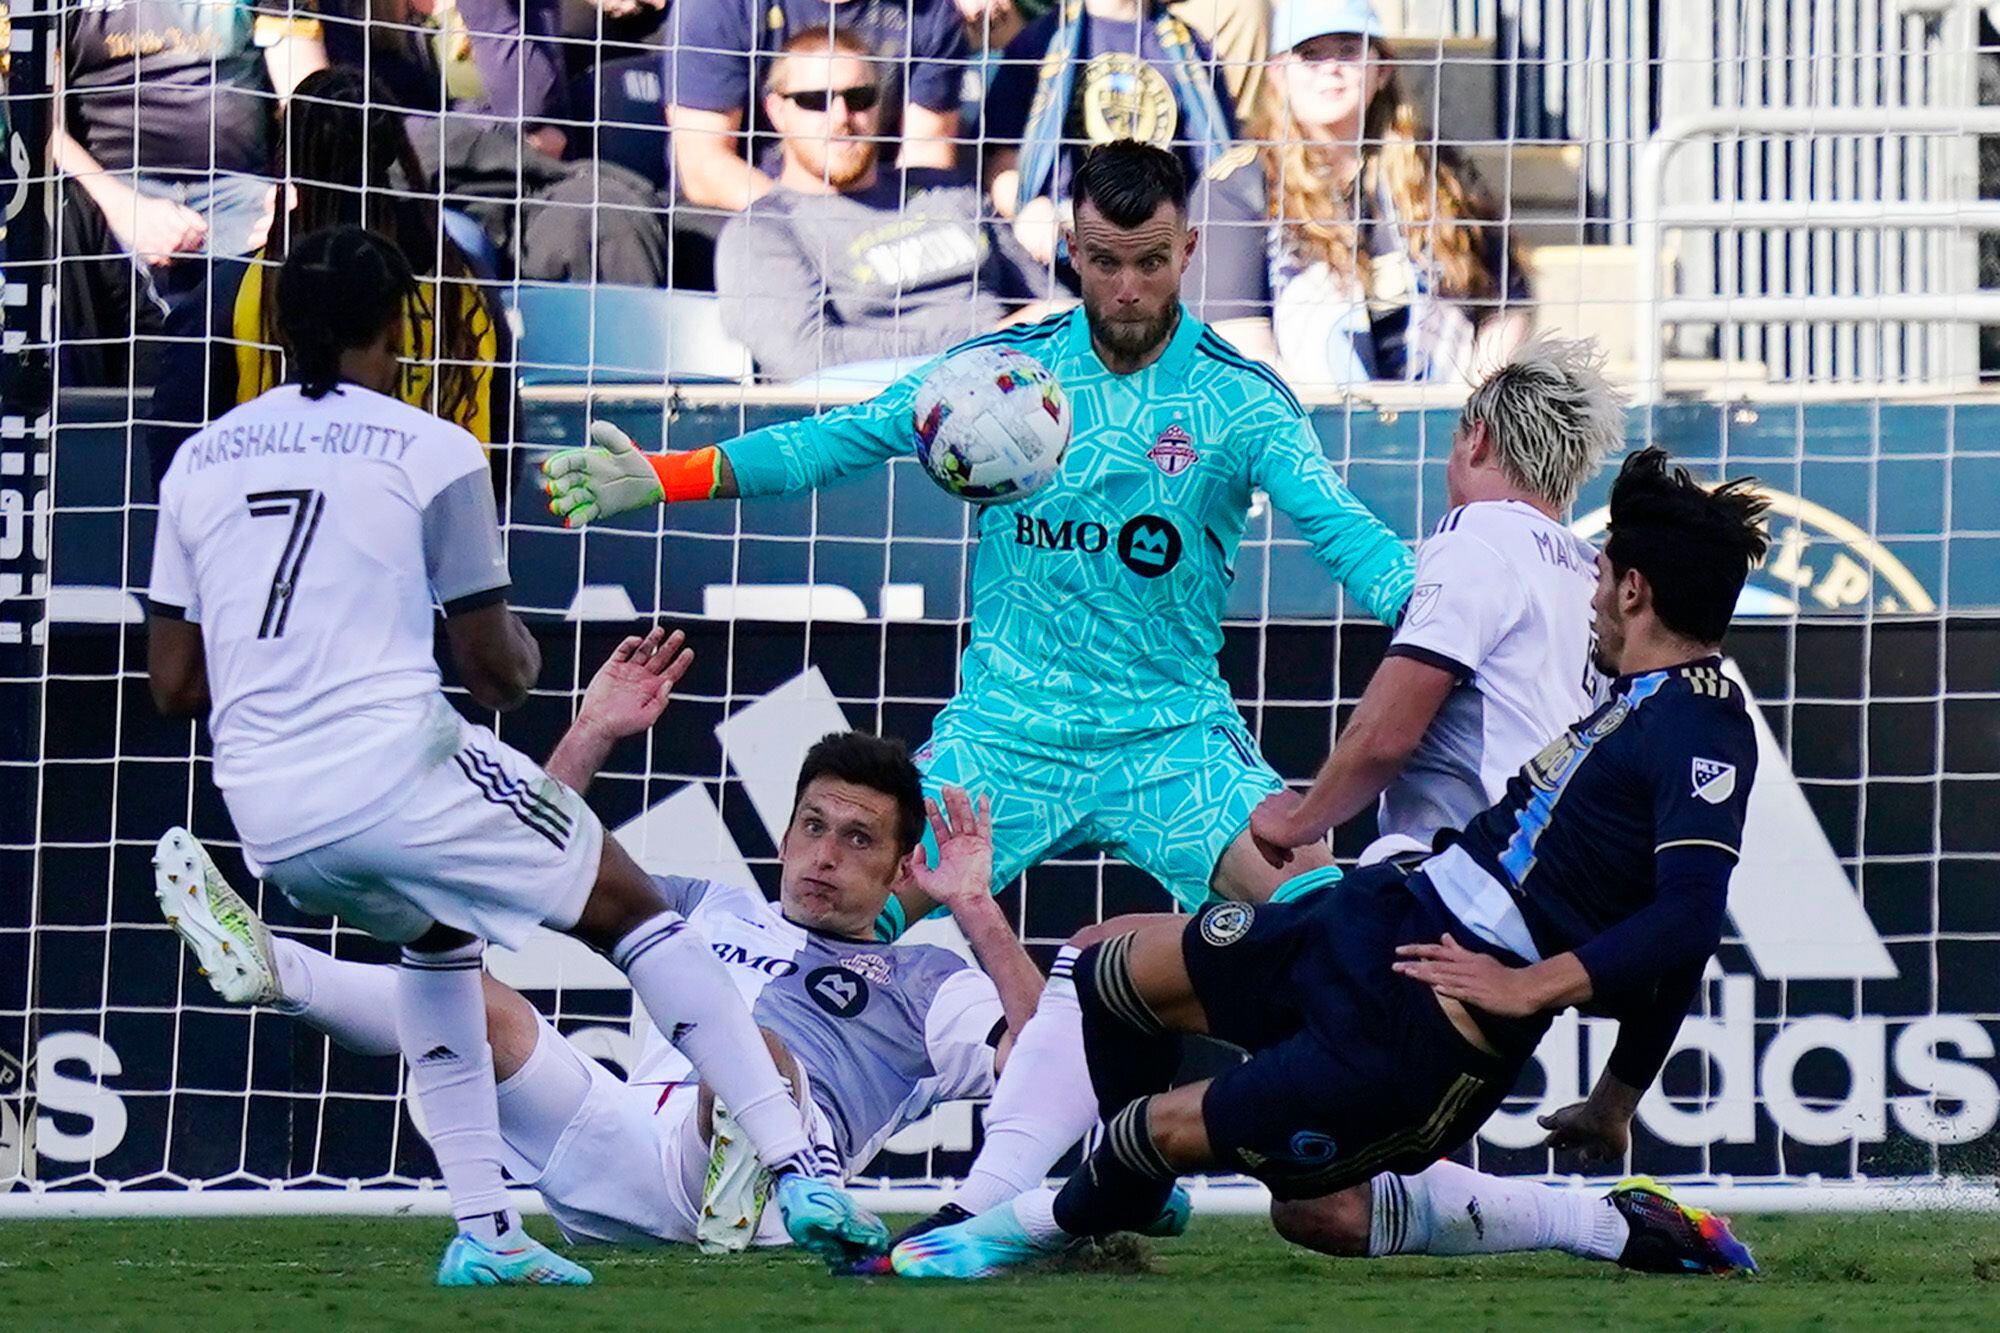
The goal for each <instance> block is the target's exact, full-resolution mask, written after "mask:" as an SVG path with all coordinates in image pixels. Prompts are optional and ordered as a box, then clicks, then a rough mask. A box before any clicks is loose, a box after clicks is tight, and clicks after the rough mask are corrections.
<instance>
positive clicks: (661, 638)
mask: <svg viewBox="0 0 2000 1333" xmlns="http://www.w3.org/2000/svg"><path fill="white" fill-rule="evenodd" d="M686 642H687V635H685V634H683V633H681V631H679V630H675V631H674V632H673V633H672V634H669V633H667V631H666V629H665V628H664V627H662V626H659V625H655V626H654V627H653V628H652V629H650V630H648V631H646V633H645V634H644V635H643V636H642V635H638V634H633V635H628V636H627V637H626V639H625V640H624V642H622V643H620V644H619V645H618V646H617V647H616V648H613V649H612V650H611V656H610V657H608V658H606V659H605V660H604V665H603V666H601V667H599V668H597V674H596V675H594V676H592V677H591V678H590V684H589V685H588V686H587V687H586V688H585V689H584V692H583V702H582V703H581V704H580V705H578V707H577V710H576V718H575V720H574V721H572V722H571V723H570V724H569V730H568V731H566V732H564V733H563V738H562V739H561V740H559V741H557V742H556V748H555V749H554V750H552V751H551V752H550V753H549V762H548V763H547V764H546V765H545V767H546V769H547V770H548V774H549V776H550V777H552V778H554V779H555V780H556V781H558V782H560V783H562V784H563V785H565V786H567V787H569V788H570V789H571V790H572V791H577V792H581V791H584V790H585V789H586V788H588V787H589V786H590V784H591V782H592V780H594V779H595V778H596V777H597V773H598V770H599V769H601V768H603V767H604V761H605V760H606V759H608V758H610V757H611V747H612V746H614V745H616V744H617V743H618V742H619V741H622V740H624V739H625V738H626V737H627V736H637V735H638V734H639V733H640V732H642V731H645V730H647V729H648V728H650V727H651V726H652V725H653V724H654V723H655V722H658V721H659V720H660V715H661V714H662V713H664V712H665V711H666V708H667V700H669V699H670V698H672V697H673V693H674V686H675V685H677V684H679V683H680V679H681V677H683V676H685V675H686V674H687V673H688V668H689V667H691V666H693V665H694V649H692V648H688V647H684V646H683V645H684V644H686Z"/></svg>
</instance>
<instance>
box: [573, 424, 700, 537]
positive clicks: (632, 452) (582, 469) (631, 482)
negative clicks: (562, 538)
mask: <svg viewBox="0 0 2000 1333" xmlns="http://www.w3.org/2000/svg"><path fill="white" fill-rule="evenodd" d="M590 441H591V442H590V444H589V445H588V446H587V447H585V448H582V449H563V450H560V451H559V452H557V453H553V454H550V455H549V456H548V457H547V458H545V459H543V460H542V492H543V493H544V494H545V495H547V496H548V497H549V512H550V513H551V514H554V515H555V516H556V517H557V518H560V519H561V520H562V521H563V526H564V527H566V528H580V527H582V526H583V525H584V524H586V523H595V522H597V521H598V520H599V519H604V518H612V517H615V516H617V515H619V514H628V513H630V512H632V511H633V510H634V509H644V508H645V507H646V506H647V505H654V504H661V503H665V502H671V501H674V500H707V499H711V498H713V497H714V495H715V490H716V485H717V477H716V474H717V472H718V471H719V470H720V466H721V460H722V455H721V452H720V451H719V450H717V449H715V448H714V447H713V446H711V447H709V448H706V449H697V450H695V451H693V452H692V453H664V454H646V453H641V452H640V450H639V446H638V445H636V444H634V443H632V438H631V437H630V436H629V435H627V434H626V433H625V432H624V431H622V430H620V429H618V427H616V426H614V425H612V424H611V423H610V422H608V421H593V422H591V423H590Z"/></svg>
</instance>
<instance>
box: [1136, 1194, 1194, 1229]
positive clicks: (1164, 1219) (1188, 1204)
mask: <svg viewBox="0 0 2000 1333" xmlns="http://www.w3.org/2000/svg"><path fill="white" fill-rule="evenodd" d="M1193 1216H1194V1200H1193V1199H1191V1198H1189V1197H1188V1192H1187V1191H1186V1190H1184V1189H1182V1188H1181V1187H1180V1186H1179V1185H1176V1186H1174V1190H1173V1193H1171V1194H1169V1195H1168V1196H1167V1201H1166V1203H1164V1204H1162V1205H1161V1206H1160V1215H1159V1216H1158V1217H1156V1218H1154V1219H1153V1220H1152V1222H1150V1223H1149V1224H1147V1225H1146V1226H1144V1227H1141V1228H1140V1229H1139V1234H1140V1235H1142V1236H1151V1237H1153V1238H1154V1239H1156V1240H1172V1239H1173V1238H1174V1237H1176V1236H1185V1235H1187V1229H1188V1221H1189V1220H1190V1219H1191V1218H1192V1217H1193Z"/></svg>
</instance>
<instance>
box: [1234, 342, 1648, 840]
mask: <svg viewBox="0 0 2000 1333" xmlns="http://www.w3.org/2000/svg"><path fill="white" fill-rule="evenodd" d="M1624 438H1625V420H1624V413H1623V411H1622V410H1621V409H1620V407H1619V405H1618V400H1617V398H1616V397H1615V395H1614V394H1613V393H1612V390H1611V387H1610V386H1609V385H1608V384H1607V383H1606V382H1605V380H1604V376H1603V372H1602V355H1601V354H1600V353H1598V352H1597V351H1596V350H1595V348H1594V346H1593V345H1592V344H1590V343H1587V342H1566V341H1563V340H1560V339H1555V338H1538V339H1536V340H1534V341H1532V342H1530V343H1528V344H1527V345H1526V346H1525V347H1523V348H1522V349H1521V350H1520V351H1519V352H1518V353H1517V354H1516V355H1515V357H1514V359H1513V360H1512V361H1511V362H1509V363H1508V364H1507V365H1505V366H1503V367H1501V368H1500V369H1499V370H1497V371H1495V372H1493V374H1491V375H1490V376H1488V377H1487V378H1486V380H1485V381H1484V382H1483V383H1481V384H1480V385H1479V386H1478V387H1477V388H1475V389H1474V390H1473V391H1472V393H1471V395H1470V396H1469V397H1468V398H1467V399H1466V401H1465V410H1464V411H1463V412H1462V413H1461V414H1460V416H1459V421H1458V428H1457V429H1456V430H1455V431H1453V432H1452V437H1451V456H1450V458H1449V460H1448V461H1447V462H1446V465H1445V499H1446V502H1447V503H1448V504H1449V506H1450V509H1449V511H1448V512H1447V513H1446V514H1445V516H1444V518H1443V519H1442V520H1441V521H1440V522H1439V523H1438V525H1437V527H1436V529H1435V530H1433V531H1432V533H1431V535H1430V537H1429V538H1428V539H1427V540H1425V541H1424V543H1423V544H1422V545H1421V546H1419V547H1418V548H1417V573H1416V587H1415V589H1414V590H1413V591H1412V592H1411V594H1410V603H1409V606H1408V607H1407V609H1405V611H1404V612H1403V618H1402V620H1401V622H1400V623H1398V625H1397V626H1396V630H1395V634H1394V636H1393V637H1392V638H1391V639H1390V642H1389V649H1388V653H1387V655H1386V657H1385V659H1384V661H1383V662H1382V665H1381V666H1380V667H1378V668H1377V669H1376V671H1375V675H1374V676H1373V677H1372V678H1371V679H1370V680H1369V682H1368V688H1367V689H1366V690H1364V691H1363V692H1362V695H1361V700H1360V702H1359V703H1357V704H1356V705H1355V709H1354V714H1353V716H1352V717H1351V718H1349V719H1348V723H1347V726H1346V727H1344V728H1343V729H1342V730H1341V733H1340V743H1339V744H1338V745H1336V746H1335V747H1334V750H1333V753H1332V755H1331V756H1329V757H1328V759H1327V761H1326V764H1325V766H1324V767H1322V768H1321V769H1320V772H1319V776H1318V777H1317V778H1316V779H1315V780H1314V782H1313V784H1312V788H1311V790H1310V791H1308V792H1307V793H1306V794H1305V796H1304V798H1303V799H1299V798H1295V797H1292V796H1290V795H1288V794H1285V793H1280V794H1279V795H1277V796H1274V797H1272V798H1271V799H1269V800H1267V801H1266V802H1265V803H1264V804H1263V806H1261V807H1260V808H1259V809H1258V810H1257V812H1256V814H1255V815H1254V816H1253V817H1252V820H1251V833H1252V835H1253V836H1254V837H1255V838H1256V840H1257V842H1258V844H1259V848H1260V850H1262V851H1263V852H1264V854H1265V857H1266V858H1267V859H1268V860H1270V861H1271V862H1272V863H1273V864H1274V865H1283V864H1284V863H1285V862H1286V861H1288V860H1290V859H1291V854H1292V849H1294V848H1298V847H1305V846H1310V845H1313V844H1316V843H1319V842H1322V841H1323V840H1324V839H1325V838H1326V836H1327V834H1328V833H1330V832H1332V831H1333V830H1334V829H1335V828H1338V827H1339V826H1340V825H1342V824H1344V823H1346V822H1347V821H1348V820H1350V819H1352V818H1354V817H1355V816H1356V815H1358V814H1360V813H1361V812H1362V811H1363V810H1366V809H1367V808H1368V806H1369V804H1370V803H1371V802H1373V801H1375V800H1376V798H1377V797H1378V796H1379V797H1380V798H1381V805H1380V809H1379V811H1378V813H1377V818H1376V827H1377V831H1378V833H1379V835H1380V836H1379V837H1378V838H1377V839H1376V841H1375V842H1374V843H1373V844H1371V845H1370V847H1369V848H1368V850H1367V851H1366V852H1365V853H1363V855H1362V857H1361V863H1362V864H1363V865H1369V864H1372V863H1374V862H1376V861H1379V860H1382V859H1383V858H1385V857H1387V856H1392V855H1395V854H1396V853H1398V852H1425V853H1428V852H1429V851H1431V849H1432V848H1431V843H1432V840H1433V839H1434V838H1436V836H1437V835H1438V833H1439V832H1440V831H1441V830H1445V829H1458V828H1463V827H1464V826H1465V824H1466V821H1468V820H1470V819H1471V818H1472V817H1473V816H1474V815H1476V814H1478V813H1479V812H1480V811H1481V810H1484V809H1485V808H1486V807H1487V806H1489V805H1491V804H1492V803H1493V802H1495V801H1497V800H1498V799H1500V796H1501V793H1502V791H1503V790H1504V788H1505V787H1506V783H1507V779H1508V778H1510V777H1512V776H1513V775H1514V774H1515V773H1516V772H1517V771H1519V769H1520V767H1521V765H1522V764H1525V763H1526V762H1527V761H1528V760H1529V759H1530V758H1532V757H1533V756H1534V754H1535V752H1536V751H1537V750H1539V749H1541V748H1542V746H1543V745H1544V744H1546V743H1547V741H1548V739H1549V737H1551V736H1554V735H1556V734H1557V733H1558V732H1560V731H1561V730H1562V729H1563V728H1564V727H1566V726H1568V725H1569V724H1570V722H1572V721H1574V720H1575V719H1576V718H1579V717H1581V716H1583V715H1584V714H1585V713H1588V712H1589V711H1590V710H1591V708H1592V707H1594V706H1595V704H1596V702H1597V695H1598V692H1599V690H1600V689H1601V688H1602V683H1603V680H1604V677H1603V676H1601V675H1600V674H1599V673H1598V670H1597V668H1596V666H1594V665H1593V664H1592V662H1591V653H1590V647H1591V635H1590V616H1591V613H1590V598H1591V594H1592V592H1593V591H1594V590H1595V588H1596V585H1597V552H1596V551H1595V550H1594V549H1593V548H1592V547H1591V546H1590V545H1589V544H1588V543H1586V542H1584V541H1583V540H1581V539H1580V538H1578V537H1577V536H1575V535H1574V534H1573V533H1571V532H1570V530H1569V528H1568V527H1567V526H1565V524H1564V521H1563V520H1564V516H1565V515H1566V514H1567V513H1568V512H1569V508H1570V505H1571V504H1573V503H1574V502H1575V500H1576V494H1577V491H1578V490H1580V489H1581V488H1582V486H1583V483H1584V482H1586V481H1588V480H1589V479H1590V478H1591V477H1592V476H1594V475H1596V473H1597V471H1598V470H1599V469H1600V468H1601V467H1603V465H1604V460H1605V458H1606V457H1608V456H1609V454H1610V453H1611V451H1612V450H1614V449H1616V448H1618V447H1619V446H1620V445H1621V444H1623V442H1624Z"/></svg>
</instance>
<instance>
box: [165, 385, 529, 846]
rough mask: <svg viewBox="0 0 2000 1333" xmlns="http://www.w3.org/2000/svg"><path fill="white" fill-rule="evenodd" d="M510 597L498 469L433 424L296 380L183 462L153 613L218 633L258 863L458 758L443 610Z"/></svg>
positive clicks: (349, 389) (170, 482) (214, 704)
mask: <svg viewBox="0 0 2000 1333" xmlns="http://www.w3.org/2000/svg"><path fill="white" fill-rule="evenodd" d="M506 594H507V565H506V559H505V557H504V555H503V554H502V551H501V547H500V535H499V525H498V520H497V518H496V515H495V511H494V504H493V491H492V485H491V483H490V482H489V480H488V478H487V465H486V458H485V455H484V453H483V452H482V450H481V448H480V446H479V443H478V441H476V440H475V439H473V437H472V436H471V435H469V434H467V433H466V432H465V431H464V430H461V429H460V428H459V427H457V426H454V425H451V424H449V423H447V422H444V421H440V420H438V419H437V418H436V417H433V416H431V415H430V414H429V413H426V412H423V411H421V410H419V409H417V408H414V407H411V406H409V405H407V404H405V403H401V402H398V401H397V400H395V399H393V398H386V397H384V396H382V395H381V394H378V393H373V392H371V391H369V390H367V389H363V388H361V387H360V386H358V385H354V384H343V385H340V386H339V387H337V388H336V389H334V390H333V392H331V393H329V394H327V395H325V396H324V397H322V398H320V399H318V400H313V399H308V398H307V397H305V395H304V394H302V393H301V392H300V391H299V389H298V387H297V386H296V385H289V384H288V385H281V386H279V387H278V388H275V389H272V390H271V391H270V392H268V393H265V394H262V395H260V396H259V397H257V398H256V399H255V400H253V401H251V402H248V403H245V404H243V405H242V406H241V407H238V408H236V409H234V410H233V411H230V412H229V413H227V414H225V415H224V416H223V417H222V418H221V419H219V420H218V421H216V422H215V423H214V424H213V425H211V426H209V427H208V428H207V429H205V430H203V431H201V432H200V433H199V434H197V435H195V436H193V437H192V438H190V439H189V440H188V441H187V443H186V444H184V445H182V446H181V448H180V451H179V452H178V453H177V454H176V455H175V456H174V461H173V465H172V466H171V467H170V468H169V469H168V470H167V475H166V478H165V480H163V481H162V482H161V484H160V517H159V529H158V531H157V533H156V534H155V538H154V543H153V575H152V586H151V589H150V594H149V597H150V601H151V603H152V610H153V613H154V614H155V615H159V616H167V617H173V618H178V619H185V620H190V621H196V622H199V623H200V625H201V637H202V648H203V650H204V652H205V654H206V657H207V665H208V689H209V696H210V700H211V710H212V711H211V714H210V724H209V725H210V731H211V733H212V734H213V736H214V739H215V783H216V786H218V787H220V788H221V789H222V793H223V798H224V800H225V801H226V802H227V804H228V806H229V814H230V817H231V818H232V819H233V820H234V821H235V823H236V828H237V832H238V833H239V834H240V835H241V836H242V839H243V845H244V850H245V851H247V852H248V853H249V854H250V855H251V857H252V858H253V859H255V860H257V861H259V862H262V863H264V864H266V865H268V864H271V863H273V862H276V861H280V860H283V859H284V858H286V857H289V856H293V855H296V854H298V853H301V852H305V851H310V850H312V849H314V848H317V847H322V846H325V845H327V844H328V843H331V842H333V841H335V840H336V839H339V838H342V837H345V836H347V835H349V834H352V833H355V832H358V831H360V830H361V829H364V828H367V827H368V826H369V825H370V824H372V823H373V822H375V821H376V820H377V819H379V818H381V816H382V815H383V814H384V813H385V812H386V811H387V810H388V809H389V808H391V807H392V806H393V805H394V803H395V802H396V800H397V793H398V788H399V787H400V786H401V785H402V784H403V783H405V782H406V781H407V780H409V779H410V778H411V777H413V776H414V775H415V774H416V773H417V772H418V771H419V770H420V769H423V768H426V767H429V766H433V765H435V764H437V763H439V762H441V761H443V760H444V759H445V758H447V757H448V756H449V755H450V753H451V752H452V751H453V750H454V749H456V748H457V745H458V728H457V724H456V721H455V718H454V715H453V714H452V711H451V706H450V705H449V704H448V703H447V702H446V701H445V698H444V695H443V692H442V690H441V688H440V683H441V682H440V677H439V672H438V666H437V662H436V660H435V657H434V656H433V651H432V632H433V618H432V606H433V604H434V603H442V605H443V606H444V608H445V610H446V611H447V612H454V611H460V610H466V609H470V608H473V607H476V606H480V605H485V604H487V603H490V602H493V601H498V600H502V599H504V598H505V596H506Z"/></svg>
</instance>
